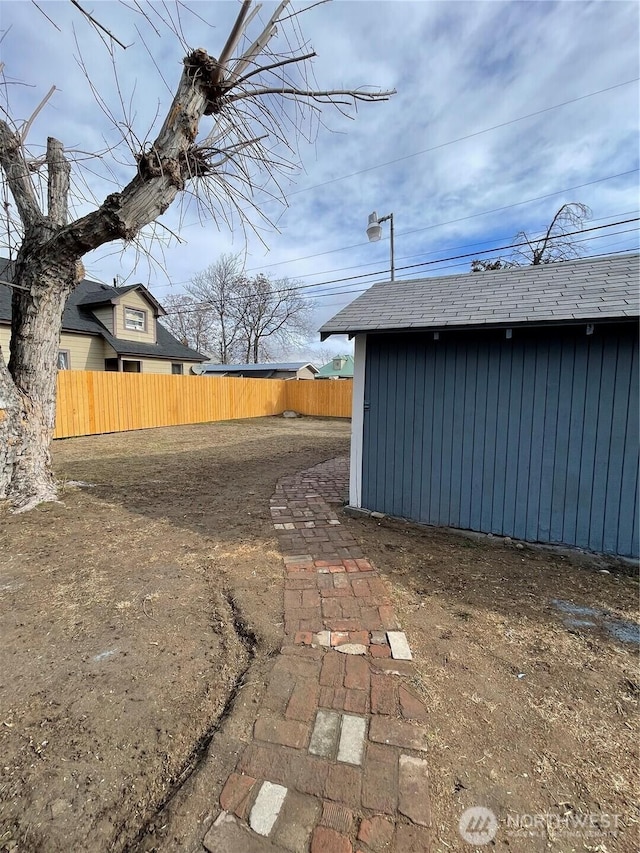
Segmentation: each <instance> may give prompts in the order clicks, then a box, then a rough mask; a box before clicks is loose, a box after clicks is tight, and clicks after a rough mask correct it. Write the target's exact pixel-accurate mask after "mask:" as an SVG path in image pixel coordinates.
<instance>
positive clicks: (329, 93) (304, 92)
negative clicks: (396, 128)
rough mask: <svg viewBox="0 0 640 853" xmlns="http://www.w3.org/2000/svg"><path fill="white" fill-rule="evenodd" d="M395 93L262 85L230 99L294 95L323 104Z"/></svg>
mask: <svg viewBox="0 0 640 853" xmlns="http://www.w3.org/2000/svg"><path fill="white" fill-rule="evenodd" d="M395 94H396V90H395V89H386V90H383V91H380V92H362V91H358V90H357V89H353V90H352V89H327V90H326V91H324V92H318V91H315V90H313V89H292V88H284V87H278V86H274V87H270V86H264V87H262V86H260V87H256V88H254V89H251V90H249V91H247V92H240V93H239V94H238V95H229V96H228V99H229V101H230V102H234V101H240V100H242V99H244V98H254V97H257V96H262V95H292V96H293V97H295V98H311V100H313V101H318V102H319V103H323V104H348V103H349V101H335V100H334V98H337V97H342V96H344V97H347V98H350V99H351V100H353V101H388V100H389V98H390V97H391V96H392V95H395Z"/></svg>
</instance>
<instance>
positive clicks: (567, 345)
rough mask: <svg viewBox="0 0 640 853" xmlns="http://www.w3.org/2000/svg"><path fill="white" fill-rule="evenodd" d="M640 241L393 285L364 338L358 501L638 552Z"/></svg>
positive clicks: (361, 308)
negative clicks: (551, 260)
mask: <svg viewBox="0 0 640 853" xmlns="http://www.w3.org/2000/svg"><path fill="white" fill-rule="evenodd" d="M639 270H640V256H639V255H637V254H633V255H629V254H625V255H620V256H609V257H596V258H588V259H583V260H577V261H566V262H561V263H555V264H547V265H540V266H531V267H517V268H513V269H506V270H498V271H488V272H481V273H467V274H464V275H455V276H440V277H436V278H424V279H415V280H412V281H396V282H383V283H379V284H376V285H374V286H373V287H372V288H370V289H369V290H368V291H366V293H364V294H363V295H362V296H360V297H358V299H356V300H355V301H354V302H352V303H351V304H350V305H348V306H347V307H346V308H344V309H343V310H342V311H340V312H339V313H338V314H336V316H335V317H333V318H332V319H331V320H329V321H328V322H327V323H325V325H324V326H323V327H322V329H321V330H320V331H321V334H322V337H323V339H325V338H327V337H328V336H329V335H332V334H345V333H347V334H348V335H349V336H351V337H355V375H354V389H353V392H354V393H353V420H352V443H351V475H350V477H351V479H350V503H351V504H352V505H353V506H357V507H363V508H367V509H370V510H377V511H380V512H384V513H388V514H390V515H393V516H399V517H404V518H408V519H412V520H414V521H418V522H422V523H427V524H432V525H443V526H449V527H455V528H461V529H468V530H475V531H481V532H485V533H494V534H497V535H503V536H507V535H508V536H511V537H514V538H517V539H522V540H528V541H534V542H544V543H557V544H564V545H570V546H576V547H579V548H583V549H588V550H592V551H597V552H605V553H609V554H616V555H620V556H624V557H637V556H638V554H639V547H638V510H639V507H638V433H639V423H638V421H639V416H638V412H639V405H640V401H639V398H638V387H639V376H638V315H639V310H638V285H639Z"/></svg>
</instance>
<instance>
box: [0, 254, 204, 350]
mask: <svg viewBox="0 0 640 853" xmlns="http://www.w3.org/2000/svg"><path fill="white" fill-rule="evenodd" d="M11 276H12V269H11V262H10V261H8V260H6V258H0V323H10V322H11V288H10V287H8V286H7V285H6V284H3V282H6V281H9V282H10V281H11ZM136 288H138V289H142V290H143V291H144V295H145V297H147V298H149V297H151V299H150V301H151V302H152V304H154V303H155V304H157V305H159V303H157V302H156V300H155V298H154V297H152V296H151V294H150V293H149V291H148V290H147V289H146V287H144V286H143V285H141V284H133V285H128V286H127V287H118V288H116V287H110V286H109V285H106V284H100V283H99V282H97V281H90V280H88V279H83V280H82V281H81V282H80V283H79V284H78V285H77V287H76V288H75V289H74V290H73V291H72V293H71V294H70V296H69V298H68V299H67V303H66V305H65V309H64V312H63V314H62V331H63V332H82V333H83V334H85V335H99V336H100V337H102V338H104V340H105V341H107V343H108V344H109V345H110V346H111V347H113V349H114V350H115V351H116V352H117V353H118V354H119V355H139V356H142V357H146V358H173V359H180V360H181V361H206V356H204V355H202V354H201V353H199V352H196V351H195V350H193V349H191V348H190V347H186V346H184V344H181V343H180V341H178V340H177V339H176V338H174V337H173V335H172V334H171V333H170V332H169V331H167V329H165V328H164V326H163V325H162V324H161V323H157V324H156V330H157V343H155V344H146V343H140V342H139V341H126V340H122V339H121V338H115V337H114V336H113V335H112V334H111V333H110V332H109V331H108V330H107V329H106V327H105V326H103V325H102V323H101V322H100V321H99V320H97V319H96V318H95V317H94V316H93V314H92V313H91V310H90V308H89V306H90V305H93V306H97V305H99V304H102V303H104V302H111V301H112V300H113V299H114V298H117V297H118V296H121V295H122V294H123V293H126V292H128V291H130V290H134V289H136ZM102 294H104V295H105V296H106V298H101V295H102ZM161 312H162V313H164V312H163V311H162V308H161Z"/></svg>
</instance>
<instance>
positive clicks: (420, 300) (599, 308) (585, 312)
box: [320, 254, 640, 340]
mask: <svg viewBox="0 0 640 853" xmlns="http://www.w3.org/2000/svg"><path fill="white" fill-rule="evenodd" d="M639 272H640V255H638V254H625V255H618V256H609V257H600V258H584V259H581V260H578V261H562V262H559V263H554V264H542V265H540V266H528V267H514V268H511V269H504V270H495V271H486V272H479V273H471V272H470V273H465V274H463V275H448V276H436V277H433V278H419V279H412V280H409V281H395V282H389V281H387V282H380V283H378V284H374V285H373V287H371V288H370V289H369V290H367V291H366V292H365V293H363V294H362V296H359V297H358V298H357V299H355V300H354V301H353V302H352V303H351V304H350V305H347V306H346V308H343V309H342V310H341V311H339V312H338V313H337V314H336V315H335V316H334V317H332V319H331V320H329V321H327V322H326V323H325V324H324V325H323V326H322V328H321V329H320V334H321V336H322V339H323V340H324V339H325V338H327V337H328V336H329V335H333V334H345V333H348V334H355V333H357V332H374V331H391V330H401V329H407V330H408V329H442V328H444V327H449V328H461V327H469V326H472V327H479V326H516V325H521V324H550V323H576V322H587V321H597V320H611V319H616V320H619V319H625V318H632V317H637V316H638V315H639V313H640V311H639V299H638V294H639V290H638V284H639V279H640V276H639Z"/></svg>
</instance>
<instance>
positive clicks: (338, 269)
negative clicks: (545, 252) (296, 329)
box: [154, 209, 639, 289]
mask: <svg viewBox="0 0 640 853" xmlns="http://www.w3.org/2000/svg"><path fill="white" fill-rule="evenodd" d="M638 212H639V211H638V210H637V209H636V210H624V211H621V212H620V213H610V214H609V215H608V216H598V217H595V218H593V219H589V221H590V222H602V220H603V219H613V218H615V217H616V216H621V217H622V216H630V215H631V214H634V213H638ZM508 239H509V235H508V234H504V235H502V236H501V237H493V238H491V239H486V238H485V239H483V240H476V241H475V242H474V243H462V244H460V245H459V246H445V247H442V248H440V249H428V250H427V251H423V252H414V253H413V254H411V255H400V256H397V258H396V260H399V261H405V260H409V259H410V258H420V257H424V256H425V255H435V254H437V253H439V252H455V251H458V250H459V249H467V248H471V247H473V246H486V245H488V244H489V243H496V242H500V241H501V240H508ZM363 245H367V244H363ZM378 264H379V261H377V260H376V261H366V262H364V263H359V264H352V265H351V266H348V267H334V268H333V269H329V270H321V271H320V272H311V273H301V274H300V275H296V281H299V280H300V279H303V278H311V277H313V276H322V275H331V274H332V273H338V272H348V271H349V270H356V269H362V268H363V267H373V266H377V265H378ZM252 269H259V268H258V267H254V268H252ZM250 271H251V270H248V272H250ZM374 274H376V275H377V273H372V275H374ZM190 281H191V280H187V281H174V282H170V283H169V284H157V285H154V289H159V288H165V287H177V286H179V285H181V284H189V283H190ZM320 283H321V282H318V284H320Z"/></svg>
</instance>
